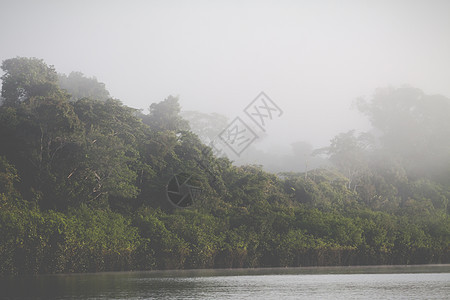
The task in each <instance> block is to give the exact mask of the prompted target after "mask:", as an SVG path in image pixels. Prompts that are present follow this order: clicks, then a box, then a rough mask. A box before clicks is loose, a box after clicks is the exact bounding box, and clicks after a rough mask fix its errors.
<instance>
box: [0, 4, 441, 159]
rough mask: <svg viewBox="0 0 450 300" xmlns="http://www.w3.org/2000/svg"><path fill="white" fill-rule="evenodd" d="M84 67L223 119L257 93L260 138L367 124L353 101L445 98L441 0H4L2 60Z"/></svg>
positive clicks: (113, 89)
mask: <svg viewBox="0 0 450 300" xmlns="http://www.w3.org/2000/svg"><path fill="white" fill-rule="evenodd" d="M16 56H26V57H38V58H42V59H44V60H45V61H46V63H48V64H52V65H54V66H55V68H56V70H57V71H58V72H60V73H66V74H68V73H70V72H71V71H81V72H83V73H84V74H85V75H87V76H96V77H97V79H98V80H99V81H101V82H104V83H105V84H106V88H107V89H108V90H109V91H110V93H111V95H112V96H114V97H115V98H119V99H120V100H122V101H123V102H124V104H126V105H129V106H132V107H136V108H143V109H146V108H148V107H149V105H150V104H151V103H152V102H158V101H161V100H163V99H164V98H166V97H167V96H168V95H178V96H179V97H180V103H181V105H182V107H183V109H184V110H198V111H203V112H217V113H221V114H224V115H227V116H228V117H229V118H230V120H231V119H233V118H234V117H235V116H242V115H243V113H242V110H243V109H244V108H245V107H246V106H247V104H248V103H249V102H251V101H252V100H253V99H254V97H256V96H257V95H258V94H259V92H261V91H264V92H265V93H266V94H267V95H269V97H271V98H272V99H273V100H274V101H275V102H276V103H277V104H278V106H279V107H280V108H281V109H282V110H283V111H284V114H283V115H282V117H281V118H280V119H278V120H275V121H274V122H273V123H272V124H270V126H268V127H269V130H268V132H267V135H266V136H267V137H266V138H265V141H264V143H263V144H264V145H266V146H267V145H272V147H274V148H277V149H280V151H285V150H286V149H288V148H289V147H290V144H291V143H292V142H295V141H298V140H304V141H309V142H310V143H312V144H313V145H314V146H315V147H319V146H324V145H326V144H327V143H328V141H329V140H330V139H331V138H332V137H333V136H334V135H336V134H337V133H339V132H343V131H347V130H349V129H353V128H357V129H360V130H365V129H366V128H368V123H367V121H366V120H365V119H364V118H363V117H362V116H361V115H359V114H358V113H357V112H356V111H355V110H351V103H352V102H353V101H354V100H355V99H356V98H357V97H359V96H366V97H370V96H371V95H372V94H373V93H374V91H375V89H376V88H378V87H386V86H389V85H391V86H395V87H398V86H401V85H404V84H408V85H411V86H414V87H417V88H420V89H422V90H423V91H424V92H425V93H427V94H442V95H445V96H447V97H448V96H450V1H444V0H443V1H20V0H14V1H4V0H0V60H2V61H3V60H4V59H7V58H12V57H16Z"/></svg>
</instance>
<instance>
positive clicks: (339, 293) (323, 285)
mask: <svg viewBox="0 0 450 300" xmlns="http://www.w3.org/2000/svg"><path fill="white" fill-rule="evenodd" d="M447 295H450V265H433V266H382V267H325V268H287V269H240V270H183V271H182V270H180V271H152V272H118V273H100V274H74V275H48V276H37V277H28V278H6V279H5V278H3V279H1V280H0V297H1V298H4V299H211V298H215V299H254V298H258V299H273V298H283V299H290V298H291V299H299V298H333V299H353V298H366V297H369V298H405V299H412V298H415V299H423V298H427V299H430V298H435V299H440V298H442V299H443V298H446V297H447Z"/></svg>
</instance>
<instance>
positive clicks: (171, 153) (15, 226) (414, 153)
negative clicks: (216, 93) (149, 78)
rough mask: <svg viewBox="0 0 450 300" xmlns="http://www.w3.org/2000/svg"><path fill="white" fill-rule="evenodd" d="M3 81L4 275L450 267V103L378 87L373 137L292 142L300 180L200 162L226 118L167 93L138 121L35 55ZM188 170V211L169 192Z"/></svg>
mask: <svg viewBox="0 0 450 300" xmlns="http://www.w3.org/2000/svg"><path fill="white" fill-rule="evenodd" d="M2 69H3V71H4V72H5V74H4V75H3V76H2V94H1V96H2V98H3V102H2V104H1V106H0V274H1V275H7V274H37V273H62V272H95V271H108V270H149V269H173V268H212V267H226V268H229V267H269V266H318V265H358V264H414V263H415V264H417V263H448V262H449V261H450V255H449V254H450V220H449V217H448V215H449V205H448V202H449V199H450V164H449V162H450V140H449V139H448V137H449V136H450V132H449V130H450V124H449V119H448V115H449V113H450V99H448V98H446V97H444V96H432V95H426V94H424V93H423V92H421V91H420V90H418V89H415V88H411V87H401V88H387V89H380V90H378V91H376V93H375V94H374V96H373V98H371V99H369V100H360V101H358V103H357V107H358V109H359V110H360V111H361V112H362V113H364V114H365V115H367V117H368V118H369V120H370V122H371V124H372V126H373V130H372V131H370V132H368V133H356V132H355V131H349V132H344V133H340V134H338V135H337V136H335V137H334V138H333V139H332V140H331V141H330V144H329V146H327V147H324V148H322V149H313V148H312V146H311V145H309V144H308V143H307V142H301V141H299V142H297V143H294V144H293V145H292V148H293V151H292V152H293V154H292V156H293V158H294V159H296V160H298V161H300V162H301V165H304V166H305V169H304V170H305V172H283V173H279V174H273V173H269V172H267V171H264V170H263V169H262V167H260V166H255V165H241V166H236V165H233V163H232V162H231V161H230V160H229V159H227V158H226V157H221V158H218V157H215V156H214V155H213V154H212V153H211V151H205V149H207V147H208V146H207V145H205V142H206V141H205V137H207V138H209V139H211V136H213V135H214V133H215V131H216V129H217V128H218V127H221V126H222V125H223V124H226V119H224V118H223V117H221V116H219V115H212V114H204V113H200V112H185V113H183V114H182V113H181V107H180V104H179V102H178V98H176V97H173V96H168V97H167V98H166V99H165V100H163V101H161V102H159V103H153V104H151V105H150V106H149V113H148V114H144V113H143V112H142V111H139V110H136V109H133V108H130V107H127V106H125V105H123V104H122V102H121V101H120V100H117V99H112V98H110V97H109V92H108V91H107V90H106V89H105V86H104V85H103V84H101V83H99V82H98V81H97V80H96V79H95V78H86V77H84V76H83V75H82V74H81V73H71V74H69V76H66V75H58V74H57V72H56V70H55V69H54V67H53V66H49V65H47V64H46V63H45V62H44V61H43V60H40V59H36V58H22V57H18V58H12V59H8V60H5V61H3V63H2ZM186 119H187V120H186ZM188 120H189V121H190V122H188ZM193 121H195V122H193ZM193 131H194V132H197V133H198V134H195V133H194V132H193ZM248 150H249V151H248V152H249V153H257V151H256V150H255V152H251V151H252V150H251V148H249V149H248ZM318 155H321V156H326V157H327V162H326V163H324V164H322V162H323V161H324V160H325V158H320V156H318ZM261 156H263V155H261ZM314 159H316V160H315V161H314ZM200 161H201V163H199V162H200ZM287 161H289V162H290V163H291V164H292V160H291V158H289V159H288V160H287ZM318 165H322V166H326V167H321V168H318V167H317V166H318ZM182 172H184V173H188V174H192V175H195V176H196V177H197V178H198V180H197V182H198V184H199V185H200V187H201V189H202V190H203V193H202V194H201V196H200V197H199V198H198V199H196V201H195V202H194V205H193V206H192V207H190V208H188V209H176V208H174V207H173V206H171V205H170V203H168V201H167V199H166V195H165V188H166V185H167V183H168V180H169V179H170V178H171V176H173V175H174V174H177V173H182Z"/></svg>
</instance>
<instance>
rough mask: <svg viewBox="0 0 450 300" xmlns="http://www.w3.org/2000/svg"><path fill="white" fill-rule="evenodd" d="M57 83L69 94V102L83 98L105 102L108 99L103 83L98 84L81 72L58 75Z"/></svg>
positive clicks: (107, 92)
mask: <svg viewBox="0 0 450 300" xmlns="http://www.w3.org/2000/svg"><path fill="white" fill-rule="evenodd" d="M58 83H59V86H60V87H61V88H62V89H63V90H66V91H67V92H68V93H69V94H70V96H71V97H70V100H71V101H76V100H79V99H83V98H90V99H95V100H103V101H105V100H107V99H109V98H110V95H109V91H108V90H107V89H106V88H105V84H104V83H102V82H98V80H97V78H95V77H91V78H89V77H86V76H84V74H83V73H81V72H71V73H70V74H69V75H68V76H67V75H65V74H58Z"/></svg>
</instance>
